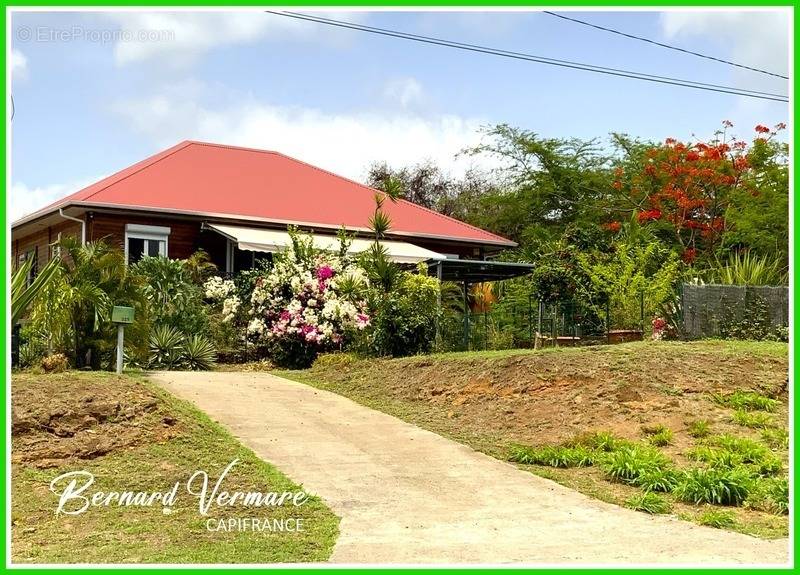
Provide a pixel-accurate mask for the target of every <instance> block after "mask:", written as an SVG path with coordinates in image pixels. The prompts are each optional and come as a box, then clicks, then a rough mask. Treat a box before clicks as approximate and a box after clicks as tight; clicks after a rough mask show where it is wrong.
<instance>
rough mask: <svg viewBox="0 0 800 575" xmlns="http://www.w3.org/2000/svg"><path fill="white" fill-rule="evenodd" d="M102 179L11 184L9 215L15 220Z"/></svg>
mask: <svg viewBox="0 0 800 575" xmlns="http://www.w3.org/2000/svg"><path fill="white" fill-rule="evenodd" d="M100 179H102V177H97V178H92V179H86V180H80V181H77V182H70V183H67V184H52V185H49V186H34V187H30V186H28V185H27V184H25V183H24V182H14V183H12V184H11V191H10V193H9V194H8V215H9V219H10V220H11V221H12V222H13V221H15V220H18V219H19V218H21V217H22V216H26V215H28V214H32V213H33V212H35V211H36V210H39V209H41V208H43V207H45V206H47V205H48V204H51V203H53V202H54V201H56V200H59V199H61V198H63V197H64V196H68V195H69V194H72V193H75V192H77V191H78V190H80V189H83V188H85V187H86V186H88V185H90V184H92V183H94V182H96V181H98V180H100Z"/></svg>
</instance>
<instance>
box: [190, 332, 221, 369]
mask: <svg viewBox="0 0 800 575" xmlns="http://www.w3.org/2000/svg"><path fill="white" fill-rule="evenodd" d="M182 359H183V364H184V365H185V366H186V368H187V369H191V370H193V371H204V370H209V369H212V368H213V367H214V365H215V364H216V363H217V350H216V349H215V348H214V344H213V343H211V341H209V339H208V338H206V337H205V336H202V335H198V334H195V335H192V336H189V337H188V338H186V341H185V342H184V344H183V358H182Z"/></svg>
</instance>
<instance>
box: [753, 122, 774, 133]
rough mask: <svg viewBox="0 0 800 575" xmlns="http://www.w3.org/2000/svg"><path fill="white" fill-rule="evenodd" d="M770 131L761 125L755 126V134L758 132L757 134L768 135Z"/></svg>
mask: <svg viewBox="0 0 800 575" xmlns="http://www.w3.org/2000/svg"><path fill="white" fill-rule="evenodd" d="M771 131H772V130H770V129H769V128H767V127H766V126H765V125H763V124H759V125H758V126H756V132H758V133H759V134H769V133H770V132H771Z"/></svg>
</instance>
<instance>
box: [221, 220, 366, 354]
mask: <svg viewBox="0 0 800 575" xmlns="http://www.w3.org/2000/svg"><path fill="white" fill-rule="evenodd" d="M291 236H292V243H293V245H292V247H290V248H289V249H287V250H286V251H283V252H280V253H277V254H275V255H274V259H273V264H272V266H271V267H270V268H269V269H268V270H266V271H265V272H264V273H263V274H262V275H260V276H259V277H257V278H256V279H255V281H254V282H253V290H252V293H251V294H250V301H249V311H248V312H247V314H246V316H247V319H246V332H247V337H248V339H249V340H250V341H251V342H252V343H254V344H255V345H257V346H262V347H263V348H264V349H265V350H266V352H267V354H268V355H269V357H270V359H271V360H272V361H273V362H274V363H275V364H276V365H278V366H280V367H287V368H291V369H301V368H304V367H309V366H310V365H311V364H312V363H313V361H314V359H315V358H316V357H317V355H318V354H319V352H321V351H325V350H330V349H336V348H340V347H342V345H343V344H344V343H345V342H346V341H347V340H348V338H349V337H351V336H352V335H353V334H354V333H355V332H358V331H360V330H363V329H364V328H366V327H367V326H368V325H369V324H370V317H369V315H368V314H367V311H366V309H367V304H366V299H365V293H366V290H367V288H368V282H367V278H366V275H365V273H364V270H363V269H361V268H360V267H359V266H358V265H356V264H355V263H354V262H353V261H352V260H350V259H349V258H347V257H343V256H342V255H338V254H335V253H332V252H322V251H319V250H316V249H314V248H313V246H312V242H311V239H310V237H308V236H303V235H301V234H299V233H297V232H295V231H292V232H291ZM205 290H206V296H207V297H208V298H209V299H211V300H215V301H217V302H220V303H221V304H222V313H223V321H226V322H230V321H233V320H234V319H235V318H237V317H239V316H240V314H239V312H240V310H241V307H242V299H241V298H240V296H239V295H238V294H237V293H236V286H235V284H234V282H233V281H232V280H223V279H221V278H211V279H210V280H209V281H208V282H206V285H205Z"/></svg>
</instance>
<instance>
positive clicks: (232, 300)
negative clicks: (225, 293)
mask: <svg viewBox="0 0 800 575" xmlns="http://www.w3.org/2000/svg"><path fill="white" fill-rule="evenodd" d="M241 304H242V301H241V300H240V299H239V296H236V295H233V296H231V297H229V298H226V299H225V301H223V302H222V321H224V322H229V321H231V320H232V319H233V318H234V316H235V315H236V312H237V311H239V306H240V305H241Z"/></svg>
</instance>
